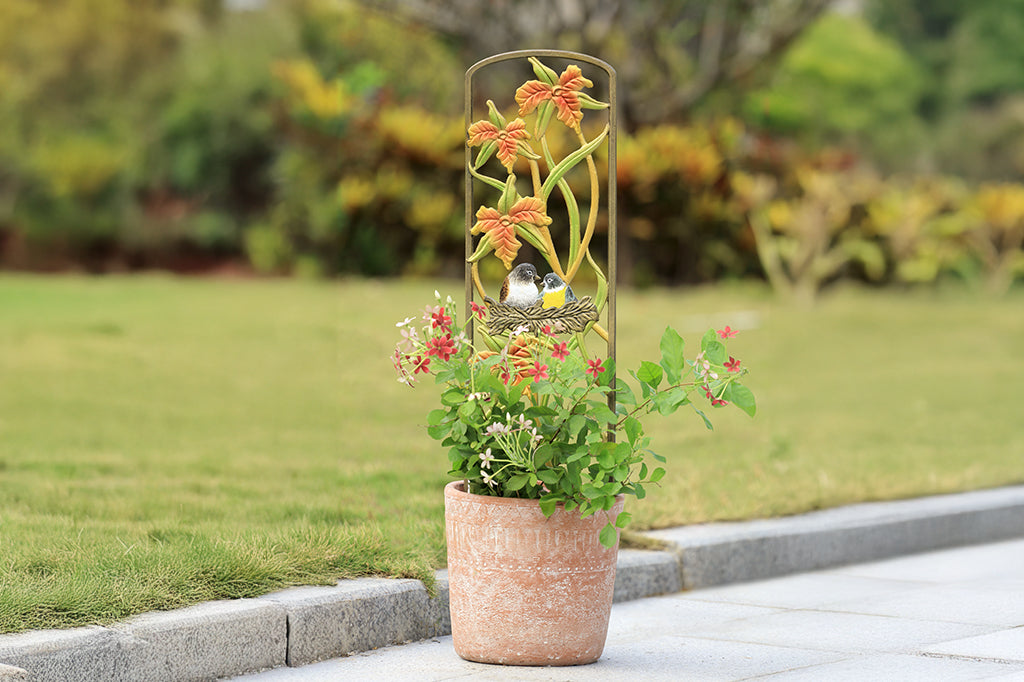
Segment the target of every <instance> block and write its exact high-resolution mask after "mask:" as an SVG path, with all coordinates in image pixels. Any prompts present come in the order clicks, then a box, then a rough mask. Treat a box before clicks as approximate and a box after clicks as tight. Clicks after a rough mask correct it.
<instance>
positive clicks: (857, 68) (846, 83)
mask: <svg viewBox="0 0 1024 682" xmlns="http://www.w3.org/2000/svg"><path fill="white" fill-rule="evenodd" d="M924 89H925V77H924V75H923V74H922V72H921V70H920V69H919V68H918V66H917V65H916V64H915V63H914V61H913V60H912V59H911V58H910V57H909V56H908V55H907V54H906V53H905V52H904V51H903V49H902V48H901V46H900V45H899V44H898V43H896V42H895V41H894V40H892V39H890V38H888V37H886V36H883V35H881V34H879V33H877V32H876V31H875V30H874V29H872V27H871V26H869V25H868V24H867V23H866V22H865V21H864V20H863V19H861V18H860V17H857V16H847V15H843V14H839V13H825V14H823V15H822V16H821V17H819V18H818V19H817V20H816V21H815V22H814V23H813V24H812V25H811V26H810V27H809V28H808V29H807V30H806V31H805V32H804V33H803V34H802V35H801V36H800V38H799V40H798V41H797V42H796V43H795V44H794V46H793V48H792V49H790V50H789V51H788V52H786V54H785V55H784V56H783V58H782V60H781V62H780V64H779V68H778V69H776V70H775V72H774V73H773V75H772V78H771V83H770V85H769V86H768V87H765V88H761V89H757V90H754V91H752V92H750V93H749V94H748V95H747V97H746V100H745V104H744V108H745V116H746V119H747V120H748V121H750V122H751V123H756V124H758V125H760V126H763V127H764V128H765V129H767V130H770V131H772V132H774V133H775V134H785V135H789V136H794V137H797V138H799V139H801V140H803V141H805V142H807V143H809V144H811V145H813V146H818V147H820V146H822V145H827V144H834V143H837V142H842V143H864V144H866V146H867V148H868V149H869V150H871V152H872V153H873V154H874V156H875V158H879V159H882V160H884V161H896V160H897V159H899V156H900V155H901V154H906V152H908V151H910V150H913V149H916V148H917V147H918V146H919V143H920V142H921V140H922V139H923V135H924V128H923V124H922V122H921V121H920V120H919V119H918V117H917V106H918V103H919V101H920V100H921V97H922V95H923V93H924Z"/></svg>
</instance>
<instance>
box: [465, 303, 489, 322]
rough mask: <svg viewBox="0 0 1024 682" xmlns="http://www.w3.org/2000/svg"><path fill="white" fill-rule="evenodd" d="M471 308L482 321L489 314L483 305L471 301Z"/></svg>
mask: <svg viewBox="0 0 1024 682" xmlns="http://www.w3.org/2000/svg"><path fill="white" fill-rule="evenodd" d="M469 308H470V310H472V311H473V313H474V314H475V315H476V316H477V317H478V318H480V319H481V320H482V319H484V315H486V314H487V308H485V307H483V306H482V305H480V304H479V303H477V302H476V301H470V302H469Z"/></svg>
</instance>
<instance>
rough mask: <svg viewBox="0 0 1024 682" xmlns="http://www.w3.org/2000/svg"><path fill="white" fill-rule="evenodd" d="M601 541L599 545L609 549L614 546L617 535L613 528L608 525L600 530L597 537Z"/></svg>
mask: <svg viewBox="0 0 1024 682" xmlns="http://www.w3.org/2000/svg"><path fill="white" fill-rule="evenodd" d="M598 538H599V539H600V540H601V544H602V545H604V546H605V547H608V548H609V549H611V548H612V547H614V546H615V543H616V542H618V540H619V533H618V532H617V531H616V530H615V526H613V525H612V524H610V523H609V524H608V525H607V526H605V527H604V528H602V529H601V533H600V535H599V536H598Z"/></svg>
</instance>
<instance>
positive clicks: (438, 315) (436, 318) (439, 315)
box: [430, 308, 452, 331]
mask: <svg viewBox="0 0 1024 682" xmlns="http://www.w3.org/2000/svg"><path fill="white" fill-rule="evenodd" d="M430 319H431V320H433V322H434V324H433V325H432V327H433V328H434V329H437V328H438V327H440V328H441V329H443V330H444V331H450V330H451V327H452V318H450V317H448V316H447V315H445V314H444V308H438V309H437V310H436V311H434V313H433V314H432V315H431V316H430Z"/></svg>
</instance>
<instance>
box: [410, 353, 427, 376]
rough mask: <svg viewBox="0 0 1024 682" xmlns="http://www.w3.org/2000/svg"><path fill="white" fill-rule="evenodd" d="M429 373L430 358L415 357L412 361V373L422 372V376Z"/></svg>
mask: <svg viewBox="0 0 1024 682" xmlns="http://www.w3.org/2000/svg"><path fill="white" fill-rule="evenodd" d="M429 371H430V358H427V357H424V356H422V355H417V356H416V358H415V359H414V360H413V366H412V373H413V374H419V373H420V372H423V373H424V374H426V373H428V372H429Z"/></svg>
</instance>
